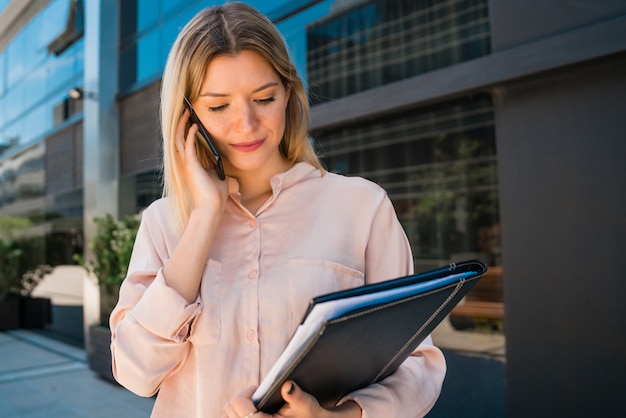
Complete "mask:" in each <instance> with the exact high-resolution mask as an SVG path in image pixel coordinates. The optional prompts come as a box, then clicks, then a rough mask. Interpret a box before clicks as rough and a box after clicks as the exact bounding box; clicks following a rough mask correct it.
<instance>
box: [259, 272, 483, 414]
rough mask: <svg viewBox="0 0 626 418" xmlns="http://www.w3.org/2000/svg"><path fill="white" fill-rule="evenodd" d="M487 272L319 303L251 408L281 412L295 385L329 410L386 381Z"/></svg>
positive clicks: (432, 276)
mask: <svg viewBox="0 0 626 418" xmlns="http://www.w3.org/2000/svg"><path fill="white" fill-rule="evenodd" d="M485 271H486V267H485V265H484V264H482V263H480V262H478V261H473V260H470V261H466V262H463V263H457V264H451V265H449V266H446V267H442V268H439V269H436V270H431V271H428V272H423V273H419V274H414V275H411V276H406V277H402V278H398V279H395V280H389V281H386V282H381V283H375V284H372V285H366V286H362V287H359V288H355V289H348V290H345V291H340V292H335V293H331V294H327V295H322V296H320V297H317V298H315V299H313V300H312V301H311V306H310V308H309V310H308V312H307V313H306V314H305V318H304V320H303V321H302V323H301V325H300V326H299V327H298V329H297V330H296V332H295V333H294V335H293V336H292V338H291V340H290V341H289V344H288V345H287V347H286V348H285V349H284V351H283V353H282V354H281V356H280V357H279V359H278V360H277V362H276V363H275V364H274V366H273V367H272V368H271V369H270V371H269V373H268V375H267V376H266V377H265V378H264V379H263V381H262V382H261V384H260V385H259V387H258V388H257V390H256V391H255V393H254V394H253V396H252V400H253V402H254V403H255V404H256V406H257V408H258V409H259V410H262V411H265V412H268V413H274V412H277V411H278V409H280V407H281V406H282V405H283V404H284V401H283V400H282V397H281V396H280V387H281V386H282V384H283V383H284V382H285V381H286V380H290V379H293V380H294V381H296V383H298V385H300V386H301V387H302V389H303V390H305V391H307V392H309V393H311V394H313V395H314V396H316V398H317V399H318V401H319V402H320V404H322V406H327V407H328V406H333V405H334V404H335V403H336V402H337V401H339V400H340V399H341V398H342V397H343V396H345V395H346V394H348V393H350V392H352V391H354V390H356V389H359V388H361V387H365V386H367V385H369V384H372V383H375V382H376V381H379V380H382V378H384V377H386V376H388V375H389V374H391V373H392V372H393V371H395V369H397V367H398V366H399V365H400V364H401V363H402V361H404V360H405V359H406V358H407V357H408V356H409V355H410V354H411V352H412V351H413V350H414V349H415V348H416V347H417V346H418V345H419V344H420V343H421V342H422V341H423V340H424V339H425V338H426V337H427V336H428V335H429V333H430V332H431V331H432V329H433V328H434V327H435V326H436V325H437V324H439V322H441V320H442V319H443V318H444V317H445V316H446V315H447V314H448V313H449V312H450V311H451V310H452V308H453V307H454V306H455V305H456V304H457V303H458V302H459V301H460V300H461V299H462V297H463V296H464V295H465V294H466V293H467V292H468V291H469V290H470V289H471V287H473V285H474V284H475V282H476V280H477V279H479V278H480V277H481V276H482V275H483V274H484V273H485ZM381 341H384V344H381ZM355 353H358V355H355Z"/></svg>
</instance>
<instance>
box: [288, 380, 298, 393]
mask: <svg viewBox="0 0 626 418" xmlns="http://www.w3.org/2000/svg"><path fill="white" fill-rule="evenodd" d="M294 390H296V385H294V384H293V382H291V386H290V387H289V390H288V391H287V393H288V394H290V395H292V394H293V391H294Z"/></svg>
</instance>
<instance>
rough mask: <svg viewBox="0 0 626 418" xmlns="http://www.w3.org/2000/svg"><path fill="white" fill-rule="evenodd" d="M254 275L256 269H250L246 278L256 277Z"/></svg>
mask: <svg viewBox="0 0 626 418" xmlns="http://www.w3.org/2000/svg"><path fill="white" fill-rule="evenodd" d="M256 275H257V271H256V270H250V272H249V273H248V278H249V279H256Z"/></svg>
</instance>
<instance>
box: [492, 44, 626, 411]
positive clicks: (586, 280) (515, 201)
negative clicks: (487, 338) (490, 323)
mask: <svg viewBox="0 0 626 418" xmlns="http://www.w3.org/2000/svg"><path fill="white" fill-rule="evenodd" d="M625 74H626V56H621V57H613V58H611V59H609V60H603V61H600V62H596V63H587V64H586V65H584V66H581V67H580V68H575V69H570V70H569V71H567V72H559V73H552V74H550V75H547V76H544V77H541V78H538V79H534V80H532V81H527V82H524V83H518V84H515V85H511V86H506V87H502V88H499V89H497V95H496V96H495V97H496V105H495V106H496V108H495V113H496V136H497V141H498V158H499V160H498V161H499V164H498V167H499V171H500V173H499V180H500V198H501V215H502V222H503V244H502V245H503V254H504V262H503V267H504V269H505V271H506V284H505V306H506V318H505V320H506V322H505V324H506V325H505V326H506V330H507V405H508V416H510V417H529V416H533V417H555V416H569V417H587V416H602V417H612V416H623V415H620V413H624V410H625V408H624V406H623V402H622V401H621V397H622V395H621V392H622V389H623V387H624V385H623V377H622V376H623V375H624V374H625V373H626V316H624V314H623V312H624V310H623V301H622V298H623V296H624V295H626V281H625V280H624V278H625V277H626V275H625V273H624V271H626V257H624V249H626V238H625V237H626V193H625V192H624V190H626V189H625V186H626V181H625V180H626V118H625V117H624V109H626V77H625Z"/></svg>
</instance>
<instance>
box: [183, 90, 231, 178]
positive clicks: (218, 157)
mask: <svg viewBox="0 0 626 418" xmlns="http://www.w3.org/2000/svg"><path fill="white" fill-rule="evenodd" d="M183 98H184V100H185V106H187V109H189V114H190V116H189V117H190V119H191V122H192V123H195V124H196V125H197V126H198V132H200V135H202V137H203V138H204V140H205V141H206V143H207V145H208V146H209V148H210V149H211V152H212V153H213V156H214V157H215V168H216V170H217V176H218V177H219V178H220V180H224V179H225V178H226V174H225V173H224V165H223V164H222V156H221V155H220V153H219V152H217V148H215V145H214V144H213V140H211V136H210V135H209V133H208V132H207V130H206V128H205V127H204V125H203V124H202V122H200V118H199V117H198V115H197V114H196V111H195V110H193V106H191V102H190V101H189V99H188V98H187V96H183Z"/></svg>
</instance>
